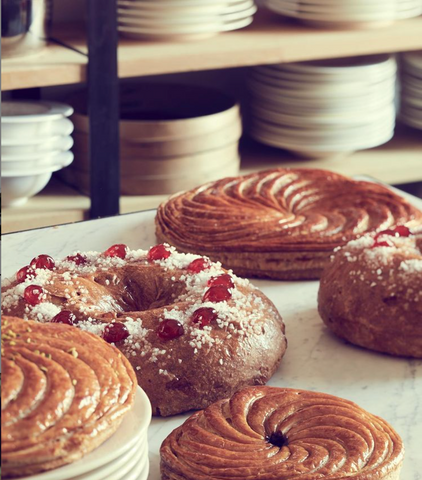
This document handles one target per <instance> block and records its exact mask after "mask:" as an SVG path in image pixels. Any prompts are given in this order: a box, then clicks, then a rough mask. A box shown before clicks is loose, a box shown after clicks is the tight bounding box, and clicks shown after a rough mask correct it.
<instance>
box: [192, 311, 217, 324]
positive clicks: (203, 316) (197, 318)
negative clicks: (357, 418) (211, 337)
mask: <svg viewBox="0 0 422 480" xmlns="http://www.w3.org/2000/svg"><path fill="white" fill-rule="evenodd" d="M217 318H218V315H217V312H216V311H215V310H214V309H213V308H209V307H201V308H198V309H197V310H195V311H194V312H193V315H192V322H193V323H197V324H198V325H199V327H200V328H203V327H207V326H208V325H210V323H211V322H214V321H215V320H217Z"/></svg>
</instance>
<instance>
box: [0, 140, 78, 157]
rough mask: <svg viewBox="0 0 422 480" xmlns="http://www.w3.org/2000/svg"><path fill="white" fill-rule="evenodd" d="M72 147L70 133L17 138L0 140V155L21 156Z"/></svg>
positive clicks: (64, 149)
mask: <svg viewBox="0 0 422 480" xmlns="http://www.w3.org/2000/svg"><path fill="white" fill-rule="evenodd" d="M72 147H73V138H72V137H71V136H70V135H61V136H57V137H50V138H48V137H47V138H28V139H27V138H22V139H19V140H6V139H3V138H2V141H1V155H2V158H3V157H4V156H10V157H22V156H25V155H35V154H45V153H51V152H54V151H58V152H65V151H67V150H70V149H71V148H72Z"/></svg>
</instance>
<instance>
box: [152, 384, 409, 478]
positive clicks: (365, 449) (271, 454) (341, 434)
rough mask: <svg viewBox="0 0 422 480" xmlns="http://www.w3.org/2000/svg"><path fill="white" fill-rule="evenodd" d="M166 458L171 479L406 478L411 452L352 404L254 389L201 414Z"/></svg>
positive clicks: (164, 467) (175, 437)
mask: <svg viewBox="0 0 422 480" xmlns="http://www.w3.org/2000/svg"><path fill="white" fill-rule="evenodd" d="M160 453H161V474H162V479H163V480H233V479H242V480H301V479H303V480H340V479H346V478H347V479H354V480H381V479H384V480H398V479H399V475H400V470H401V466H402V462H403V457H404V448H403V444H402V441H401V439H400V437H399V435H398V434H397V433H396V432H395V431H394V430H393V428H392V427H391V426H390V425H389V424H388V423H387V422H386V421H384V420H383V419H381V418H379V417H376V416H375V415H372V414H370V413H368V412H366V411H365V410H363V409H361V408H360V407H359V406H358V405H356V404H355V403H352V402H350V401H347V400H343V399H341V398H338V397H334V396H332V395H327V394H324V393H317V392H310V391H305V390H293V389H288V388H275V387H249V388H245V389H243V390H240V391H239V392H237V393H235V394H234V395H233V396H232V397H231V398H230V399H226V400H221V401H218V402H216V403H214V404H213V405H211V406H210V407H208V408H207V409H205V410H202V411H199V412H196V413H194V414H193V415H192V416H191V417H190V418H189V419H188V420H186V421H185V423H184V424H183V425H181V426H180V427H178V428H177V429H175V430H174V431H173V432H172V433H171V434H170V435H169V436H168V437H167V438H166V439H165V440H164V442H163V444H162V446H161V451H160Z"/></svg>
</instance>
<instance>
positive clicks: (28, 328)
mask: <svg viewBox="0 0 422 480" xmlns="http://www.w3.org/2000/svg"><path fill="white" fill-rule="evenodd" d="M2 372H3V373H2V387H1V409H2V415H1V438H2V440H1V455H2V476H3V478H16V477H22V476H26V475H33V474H36V473H39V472H43V471H46V470H51V469H54V468H57V467H60V466H62V465H65V464H68V463H71V462H74V461H75V460H78V459H79V458H81V457H83V456H84V455H85V454H87V453H89V452H90V451H92V450H94V449H95V448H96V447H98V446H99V445H101V444H102V443H103V442H104V441H105V440H107V439H108V438H109V437H110V436H111V435H112V434H113V433H114V432H115V431H116V430H117V428H118V427H119V425H120V423H121V421H122V419H123V417H124V415H125V414H126V413H127V412H128V411H129V410H130V408H131V407H132V405H133V402H134V395H135V391H136V385H137V382H136V376H135V374H134V372H133V369H132V367H131V366H130V364H129V362H128V361H127V360H126V358H125V357H124V356H123V355H122V354H121V353H120V352H119V351H118V350H117V349H116V348H113V347H111V346H110V345H108V344H107V343H106V342H104V341H103V340H101V339H99V338H98V337H96V336H95V335H92V334H90V333H86V332H82V331H80V330H79V329H77V328H73V327H71V326H68V325H63V324H40V323H36V322H31V321H25V320H21V319H19V318H15V317H7V316H4V317H3V319H2Z"/></svg>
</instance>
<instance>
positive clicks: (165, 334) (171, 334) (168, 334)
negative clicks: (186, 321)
mask: <svg viewBox="0 0 422 480" xmlns="http://www.w3.org/2000/svg"><path fill="white" fill-rule="evenodd" d="M184 333H185V329H184V328H183V325H182V324H181V323H180V322H178V321H177V320H173V319H172V318H167V319H166V320H163V321H162V322H161V323H160V325H159V326H158V328H157V335H158V336H159V337H160V338H161V340H174V339H175V338H179V337H181V336H182V335H183V334H184Z"/></svg>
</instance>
